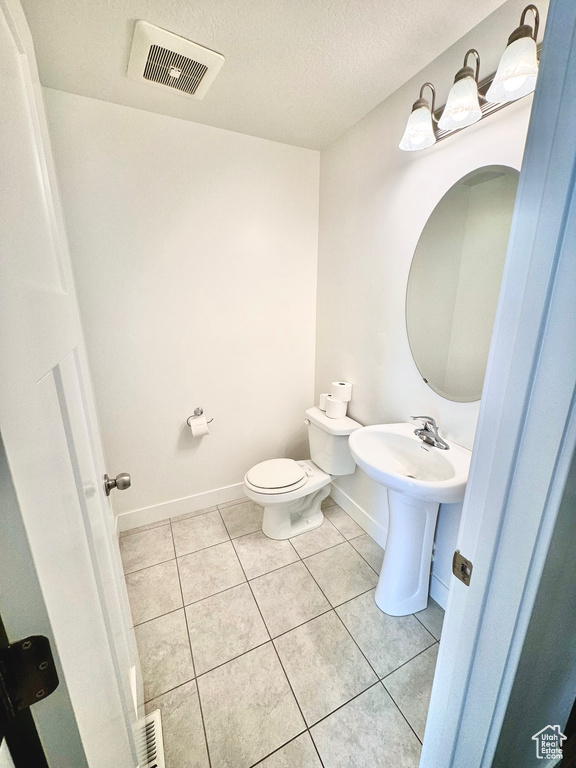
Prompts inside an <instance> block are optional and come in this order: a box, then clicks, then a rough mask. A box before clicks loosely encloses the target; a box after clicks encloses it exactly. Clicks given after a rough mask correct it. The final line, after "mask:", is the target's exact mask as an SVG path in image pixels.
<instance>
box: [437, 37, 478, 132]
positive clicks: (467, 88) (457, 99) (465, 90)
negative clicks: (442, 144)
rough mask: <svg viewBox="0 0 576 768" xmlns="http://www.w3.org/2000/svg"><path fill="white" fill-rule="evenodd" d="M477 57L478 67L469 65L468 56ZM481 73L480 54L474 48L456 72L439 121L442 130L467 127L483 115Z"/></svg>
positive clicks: (468, 52)
mask: <svg viewBox="0 0 576 768" xmlns="http://www.w3.org/2000/svg"><path fill="white" fill-rule="evenodd" d="M469 56H474V57H475V58H476V67H475V69H472V67H470V66H468V65H467V63H466V62H467V61H468V57H469ZM479 74H480V54H479V53H478V51H477V50H475V49H474V48H471V49H470V50H469V51H467V53H466V56H464V66H463V67H462V68H461V69H459V70H458V72H456V77H455V78H454V85H453V86H452V88H451V89H450V93H449V94H448V101H447V102H446V106H445V107H444V111H443V112H442V117H441V118H440V120H439V122H438V128H440V130H441V131H452V130H454V129H455V128H466V126H468V125H472V124H473V123H477V122H478V120H480V118H481V117H482V110H481V109H480V102H479V100H478V75H479Z"/></svg>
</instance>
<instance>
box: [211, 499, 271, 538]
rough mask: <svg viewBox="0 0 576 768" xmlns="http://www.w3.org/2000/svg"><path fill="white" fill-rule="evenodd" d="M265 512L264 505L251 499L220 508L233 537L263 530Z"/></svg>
mask: <svg viewBox="0 0 576 768" xmlns="http://www.w3.org/2000/svg"><path fill="white" fill-rule="evenodd" d="M263 512H264V507H261V506H260V504H256V502H255V501H250V500H249V499H248V500H244V501H242V502H241V503H240V504H230V505H228V506H226V507H222V508H221V509H220V514H221V515H222V519H223V520H224V524H225V526H226V528H227V529H228V533H229V534H230V538H231V539H237V538H238V537H239V536H245V535H246V534H247V533H254V532H255V531H261V530H262V514H263Z"/></svg>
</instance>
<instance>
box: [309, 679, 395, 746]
mask: <svg viewBox="0 0 576 768" xmlns="http://www.w3.org/2000/svg"><path fill="white" fill-rule="evenodd" d="M377 685H382V683H381V682H380V680H377V681H376V682H375V683H372V684H371V685H369V686H368V687H367V688H364V690H363V691H360V693H356V694H354V696H352V698H350V699H348V701H345V702H344V704H340V706H339V707H336V709H333V710H332V712H328V714H327V715H324V717H321V718H320V720H316V722H315V723H314V724H313V725H311V726H310V728H309V729H308V730H309V731H310V736H312V741H314V736H313V735H312V728H315V727H316V726H317V725H319V723H322V722H324V720H327V719H328V718H329V717H331V716H332V715H333V714H334V713H335V712H338V710H339V709H342V708H343V707H346V706H348V704H350V702H351V701H354V699H357V698H358V697H359V696H362V694H364V693H366V691H369V690H370V689H371V688H375V687H376V686H377ZM382 687H384V686H382ZM384 690H386V689H384Z"/></svg>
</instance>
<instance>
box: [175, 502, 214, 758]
mask: <svg viewBox="0 0 576 768" xmlns="http://www.w3.org/2000/svg"><path fill="white" fill-rule="evenodd" d="M198 517H201V515H198ZM170 533H171V535H172V544H173V546H174V556H175V560H176V571H177V573H178V584H179V585H180V595H181V596H182V604H183V605H184V590H183V589H182V579H181V578H180V568H179V567H178V558H177V557H176V544H175V543H174V533H173V531H172V521H170ZM184 621H185V622H186V633H187V635H188V646H189V647H190V657H191V659H192V669H193V670H194V677H195V679H196V692H197V694H198V708H199V709H200V719H201V720H202V730H203V732H204V743H205V744H206V756H207V757H208V767H209V768H212V760H211V759H210V747H209V746H208V737H207V735H206V724H205V722H204V711H203V709H202V699H201V698H200V686H199V685H198V677H197V675H196V664H195V663H194V651H193V649H192V640H191V638H190V627H189V626H188V616H187V614H186V608H184Z"/></svg>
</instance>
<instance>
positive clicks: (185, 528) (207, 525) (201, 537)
mask: <svg viewBox="0 0 576 768" xmlns="http://www.w3.org/2000/svg"><path fill="white" fill-rule="evenodd" d="M172 535H173V536H174V546H175V548H176V555H177V556H178V557H181V556H182V555H187V554H189V553H190V552H197V551H198V550H199V549H206V547H212V546H214V545H215V544H221V543H222V542H223V541H228V539H229V536H228V532H227V530H226V527H225V525H224V523H223V522H222V518H221V517H220V512H218V510H217V509H216V510H214V512H206V514H204V515H198V516H196V517H188V518H186V519H185V520H177V521H176V522H175V523H172Z"/></svg>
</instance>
